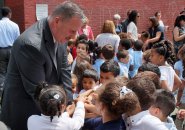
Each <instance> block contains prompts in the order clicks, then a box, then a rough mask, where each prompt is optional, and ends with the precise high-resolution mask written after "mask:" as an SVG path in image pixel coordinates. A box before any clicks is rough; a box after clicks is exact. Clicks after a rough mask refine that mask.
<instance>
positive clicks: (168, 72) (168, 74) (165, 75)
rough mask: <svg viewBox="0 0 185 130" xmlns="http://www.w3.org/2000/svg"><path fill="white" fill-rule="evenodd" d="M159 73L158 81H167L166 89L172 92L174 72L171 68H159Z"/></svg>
mask: <svg viewBox="0 0 185 130" xmlns="http://www.w3.org/2000/svg"><path fill="white" fill-rule="evenodd" d="M159 69H160V71H161V77H160V81H162V80H165V81H167V85H168V89H169V90H170V91H172V90H173V85H174V75H175V71H174V70H173V68H172V67H171V66H159Z"/></svg>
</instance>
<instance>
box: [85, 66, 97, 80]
mask: <svg viewBox="0 0 185 130" xmlns="http://www.w3.org/2000/svg"><path fill="white" fill-rule="evenodd" d="M83 78H92V79H93V80H94V81H95V82H97V81H98V80H99V77H98V73H97V72H96V70H94V69H86V70H85V71H84V72H83V75H82V80H83Z"/></svg>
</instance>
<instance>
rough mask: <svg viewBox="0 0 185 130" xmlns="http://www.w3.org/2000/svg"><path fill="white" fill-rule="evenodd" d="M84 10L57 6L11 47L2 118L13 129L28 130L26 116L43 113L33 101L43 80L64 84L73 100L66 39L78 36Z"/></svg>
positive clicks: (68, 4)
mask: <svg viewBox="0 0 185 130" xmlns="http://www.w3.org/2000/svg"><path fill="white" fill-rule="evenodd" d="M83 18H84V14H83V11H82V10H81V9H80V8H79V7H78V5H76V4H74V3H72V2H64V3H63V4H61V5H58V6H57V7H56V8H55V10H54V11H53V12H52V14H51V15H50V16H49V17H48V18H45V19H42V20H40V21H38V22H37V23H35V24H34V25H32V26H31V27H30V28H28V29H27V30H26V31H25V32H24V33H22V34H21V35H20V36H19V37H18V39H17V40H16V41H15V43H14V45H13V47H12V53H11V57H10V62H9V65H8V72H7V77H6V79H5V84H4V91H3V97H2V114H1V120H2V121H3V122H4V123H5V124H6V125H7V126H9V127H10V128H11V130H27V119H28V117H29V116H30V115H32V114H40V110H39V108H38V107H37V105H36V102H35V100H34V91H35V88H36V86H37V85H38V84H39V83H40V82H43V81H46V82H47V83H49V84H57V85H62V86H63V87H64V89H65V90H66V92H67V95H68V99H69V100H70V99H72V94H71V75H70V67H69V65H68V62H67V52H66V50H67V49H66V47H67V45H66V44H62V43H66V41H67V40H69V39H70V38H73V37H75V36H76V32H77V30H78V29H79V28H80V27H81V25H82V19H83Z"/></svg>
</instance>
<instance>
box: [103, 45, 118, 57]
mask: <svg viewBox="0 0 185 130" xmlns="http://www.w3.org/2000/svg"><path fill="white" fill-rule="evenodd" d="M101 52H102V56H103V57H104V59H105V61H109V60H112V59H113V58H114V55H115V50H114V48H113V46H112V45H111V44H107V45H105V46H103V47H102V51H101Z"/></svg>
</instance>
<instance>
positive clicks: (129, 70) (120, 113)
mask: <svg viewBox="0 0 185 130" xmlns="http://www.w3.org/2000/svg"><path fill="white" fill-rule="evenodd" d="M135 17H139V13H138V12H136V11H135V10H134V11H131V16H130V18H131V19H132V20H133V21H131V22H132V24H133V25H134V28H135V29H136V30H137V26H136V25H137V24H136V23H137V22H135V20H136V21H137V20H138V19H134V18H135ZM154 19H155V18H154ZM155 22H156V21H155ZM182 22H184V27H181V29H184V30H185V20H184V19H182ZM112 24H113V22H112V21H110V20H107V21H105V23H104V25H103V29H102V34H100V35H99V36H98V37H97V38H96V39H95V41H96V42H97V43H95V42H92V41H88V40H89V38H88V37H87V36H86V35H84V34H82V35H79V37H78V38H77V40H76V41H73V40H70V41H69V44H68V52H69V53H68V54H70V53H71V54H70V55H69V56H70V57H71V55H72V56H73V59H74V61H73V62H71V59H72V58H69V64H71V66H72V71H71V74H72V93H73V99H74V103H72V104H71V105H67V104H68V103H67V97H66V94H65V92H64V90H63V89H61V87H59V86H55V85H48V84H47V83H42V84H41V85H40V86H39V87H37V88H38V89H37V90H36V93H35V99H36V100H37V101H38V105H39V107H40V109H41V112H42V115H41V116H38V115H32V116H31V117H30V118H29V119H28V130H35V129H38V130H46V129H47V130H52V129H56V130H61V129H64V130H79V129H81V130H182V126H183V120H184V117H185V91H183V90H184V84H185V82H184V78H185V71H184V67H185V45H183V46H181V48H180V47H179V48H178V53H175V48H174V45H173V43H172V42H170V41H169V40H162V39H161V40H159V39H158V40H157V42H152V41H155V40H156V39H155V37H153V40H151V39H152V38H151V37H150V34H149V32H147V31H144V32H142V33H141V35H140V37H137V36H136V35H137V34H136V33H134V37H135V36H136V37H137V38H136V39H130V38H132V37H133V36H132V33H131V32H132V28H133V27H130V26H132V24H130V25H129V31H130V32H129V33H128V34H125V33H120V34H119V36H120V37H119V38H118V35H117V34H116V31H115V27H114V26H112ZM135 24H136V25H135ZM151 29H152V28H151ZM184 34H185V33H184ZM184 34H183V35H184ZM156 35H158V34H156ZM156 37H157V36H156ZM184 39H185V38H184ZM93 40H94V38H93ZM149 40H150V42H149ZM118 41H119V42H118ZM184 41H185V40H184ZM118 43H119V44H118ZM184 43H185V42H184ZM74 50H75V51H74ZM176 50H177V48H176ZM73 52H75V54H73ZM176 107H178V108H180V109H182V110H180V111H179V112H177V117H176V119H175V118H174V117H173V118H172V117H171V113H172V112H173V111H174V110H175V108H176ZM174 122H175V123H174Z"/></svg>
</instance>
